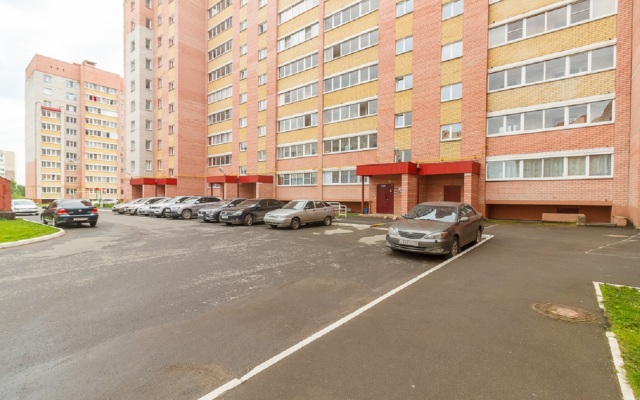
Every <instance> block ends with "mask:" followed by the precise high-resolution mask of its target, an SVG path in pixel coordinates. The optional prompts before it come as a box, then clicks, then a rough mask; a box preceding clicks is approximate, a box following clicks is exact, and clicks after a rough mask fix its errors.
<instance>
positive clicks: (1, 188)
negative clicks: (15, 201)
mask: <svg viewBox="0 0 640 400" xmlns="http://www.w3.org/2000/svg"><path fill="white" fill-rule="evenodd" d="M0 211H11V182H10V181H9V180H7V179H5V178H2V177H0Z"/></svg>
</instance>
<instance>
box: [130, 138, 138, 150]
mask: <svg viewBox="0 0 640 400" xmlns="http://www.w3.org/2000/svg"><path fill="white" fill-rule="evenodd" d="M129 150H130V151H136V141H135V140H132V141H131V143H130V146H129Z"/></svg>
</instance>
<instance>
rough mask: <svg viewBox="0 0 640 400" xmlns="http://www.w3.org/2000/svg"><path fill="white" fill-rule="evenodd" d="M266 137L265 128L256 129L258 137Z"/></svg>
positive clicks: (261, 126) (263, 126)
mask: <svg viewBox="0 0 640 400" xmlns="http://www.w3.org/2000/svg"><path fill="white" fill-rule="evenodd" d="M262 136H267V126H266V125H260V126H259V127H258V137H262Z"/></svg>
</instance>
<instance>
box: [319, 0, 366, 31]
mask: <svg viewBox="0 0 640 400" xmlns="http://www.w3.org/2000/svg"><path fill="white" fill-rule="evenodd" d="M377 9H378V0H363V1H360V2H358V3H356V4H354V5H352V6H350V7H347V8H344V9H342V10H340V11H338V12H336V13H334V14H331V15H329V16H328V17H326V18H325V19H324V30H325V32H326V31H328V30H331V29H333V28H337V27H339V26H341V25H344V24H346V23H348V22H351V21H353V20H355V19H358V18H360V17H362V16H363V15H366V14H368V13H370V12H372V11H375V10H377Z"/></svg>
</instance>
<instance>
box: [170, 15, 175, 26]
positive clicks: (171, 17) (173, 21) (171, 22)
mask: <svg viewBox="0 0 640 400" xmlns="http://www.w3.org/2000/svg"><path fill="white" fill-rule="evenodd" d="M175 22H176V19H175V17H174V16H173V15H171V16H170V17H169V25H173V24H174V23H175Z"/></svg>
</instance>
